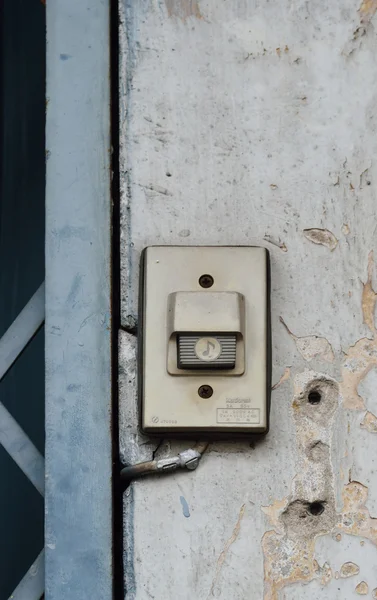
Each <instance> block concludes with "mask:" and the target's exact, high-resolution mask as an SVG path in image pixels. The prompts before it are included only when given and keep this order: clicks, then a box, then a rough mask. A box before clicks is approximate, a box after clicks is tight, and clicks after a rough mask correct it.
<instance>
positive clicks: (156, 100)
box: [120, 0, 377, 600]
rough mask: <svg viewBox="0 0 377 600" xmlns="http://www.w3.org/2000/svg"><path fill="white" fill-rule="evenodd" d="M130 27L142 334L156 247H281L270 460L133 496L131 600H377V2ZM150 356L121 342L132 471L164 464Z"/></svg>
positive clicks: (258, 7)
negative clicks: (151, 407) (144, 402)
mask: <svg viewBox="0 0 377 600" xmlns="http://www.w3.org/2000/svg"><path fill="white" fill-rule="evenodd" d="M120 9H121V19H122V22H121V73H120V81H121V180H122V239H121V244H122V315H123V316H122V322H123V326H124V328H125V329H128V330H132V328H133V326H134V325H135V323H136V322H137V284H138V261H139V256H140V252H141V250H142V249H143V247H145V246H146V245H151V244H188V245H191V244H214V245H216V244H229V245H232V244H234V245H237V244H246V245H262V246H265V247H268V248H269V250H270V251H271V255H272V334H273V383H274V384H275V389H274V392H273V396H272V415H271V431H270V433H269V435H268V436H267V438H266V439H265V440H264V441H263V442H259V443H257V444H251V445H250V443H247V442H229V443H222V442H221V443H220V442H215V443H212V444H211V445H210V447H209V449H208V451H207V453H206V454H205V456H204V458H203V459H202V462H201V464H200V466H199V468H198V470H197V471H196V472H193V473H185V472H180V473H178V474H176V475H171V476H166V477H164V478H156V477H150V478H149V479H144V480H139V481H137V482H135V483H133V484H132V485H131V486H130V488H129V489H128V491H127V492H126V494H125V503H124V506H125V526H124V531H125V580H126V587H127V592H126V598H127V600H147V599H149V598H152V599H156V600H162V599H164V600H176V599H178V598H179V599H180V600H189V599H190V600H193V599H195V600H211V598H219V599H221V600H245V599H246V598H250V599H253V600H254V599H255V600H260V599H263V600H283V599H285V600H298V599H301V598H303V597H304V596H305V598H308V600H315V599H320V600H325V599H326V600H327V599H330V598H331V600H333V599H334V600H338V599H339V600H344V599H346V600H348V599H351V598H354V597H357V595H358V593H360V592H363V593H364V591H365V590H366V585H367V586H368V592H367V593H366V597H369V598H373V597H375V598H377V592H375V595H374V596H373V593H372V590H374V589H375V588H377V568H376V566H375V565H376V564H377V550H376V543H377V481H376V477H375V473H374V470H375V461H376V460H377V458H375V457H377V453H376V450H377V435H376V433H377V417H376V416H374V415H375V414H377V397H376V392H375V389H376V385H375V384H376V381H377V376H376V371H375V367H376V366H377V331H376V328H375V319H374V309H375V302H376V295H375V292H374V287H376V285H377V284H376V282H375V276H376V274H375V265H374V259H373V250H375V249H376V246H377V241H376V240H377V238H376V235H375V234H376V229H377V221H376V212H377V210H376V206H377V205H376V185H377V166H376V165H377V162H376V158H375V156H376V150H377V136H376V118H377V117H376V101H377V83H376V82H377V39H376V32H375V26H376V25H377V17H375V12H376V9H377V2H376V1H375V0H364V2H363V3H362V4H361V5H360V3H359V0H344V2H340V3H339V2H338V3H335V2H332V3H325V2H324V1H323V0H312V1H311V2H307V1H304V0H271V1H270V2H261V1H258V0H254V1H247V0H239V1H236V0H225V1H221V2H219V1H216V0H207V1H200V0H165V2H164V1H162V0H150V1H148V0H144V1H143V2H131V0H123V1H121V4H120ZM313 230H314V231H313ZM376 289H377V287H376ZM135 343H136V340H135V337H134V336H133V335H132V334H130V333H127V332H126V331H122V332H121V335H120V358H121V365H120V378H121V379H120V390H121V394H120V403H121V406H120V409H121V431H120V434H121V436H120V438H121V439H120V443H121V454H122V457H123V459H124V461H125V462H135V461H137V460H144V459H146V458H150V457H151V455H152V451H153V448H154V447H155V446H153V444H151V443H149V442H148V440H145V439H144V438H143V437H141V436H140V435H139V433H138V429H137V411H136V395H135V391H136V379H135V374H136V359H135ZM313 386H318V387H319V388H320V389H321V392H322V401H321V403H320V405H318V406H312V405H311V404H309V403H308V401H307V394H308V391H310V389H311V388H312V387H313ZM358 393H359V394H360V396H358ZM185 447H186V444H185V443H184V442H181V443H179V442H174V443H171V442H170V441H169V440H167V441H165V442H164V444H163V445H162V446H161V447H160V448H159V450H158V453H157V455H158V456H164V455H167V454H168V453H169V452H174V451H175V450H177V449H180V448H185ZM182 498H183V499H184V500H182ZM316 500H320V501H323V502H324V503H325V504H324V506H325V510H324V512H323V513H322V514H321V515H318V516H312V515H310V514H308V512H307V504H308V503H311V502H313V501H316ZM185 502H186V503H187V505H188V508H189V513H190V516H189V517H187V516H185V515H184V512H185V513H186V514H187V510H186V509H185V510H183V505H184V503H185ZM348 562H352V563H354V565H357V567H356V566H352V565H351V567H349V566H348V567H347V565H346V566H345V567H344V565H345V564H346V563H348ZM342 565H343V569H342ZM347 573H348V574H351V575H350V576H349V577H344V576H341V575H344V574H347ZM363 581H364V582H365V585H361V586H360V585H359V584H361V583H362V582H363ZM357 586H358V588H357ZM356 588H357V591H355V590H356ZM364 595H365V594H364Z"/></svg>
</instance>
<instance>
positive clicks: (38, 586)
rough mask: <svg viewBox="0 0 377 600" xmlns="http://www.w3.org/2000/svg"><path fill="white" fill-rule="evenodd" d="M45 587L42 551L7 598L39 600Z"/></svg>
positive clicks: (13, 599)
mask: <svg viewBox="0 0 377 600" xmlns="http://www.w3.org/2000/svg"><path fill="white" fill-rule="evenodd" d="M44 585H45V561H44V550H42V552H41V553H40V554H39V555H38V558H37V559H36V560H35V561H34V562H33V564H32V565H31V567H30V569H29V570H28V571H27V573H26V574H25V575H24V577H23V578H22V579H21V581H20V583H19V584H18V586H17V587H16V589H15V590H14V592H13V594H11V596H9V600H40V598H41V597H42V595H43V591H44Z"/></svg>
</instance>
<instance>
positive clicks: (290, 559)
mask: <svg viewBox="0 0 377 600" xmlns="http://www.w3.org/2000/svg"><path fill="white" fill-rule="evenodd" d="M312 389H320V390H321V393H322V399H321V403H320V404H319V405H315V406H314V405H311V404H310V403H309V401H308V396H309V393H310V391H311V390H312ZM337 406H338V386H337V383H336V382H335V381H334V380H329V379H327V378H326V377H324V376H322V375H318V374H317V373H314V372H313V371H306V372H305V373H301V374H300V375H297V376H296V378H295V395H294V398H293V402H292V409H293V416H294V420H295V424H296V443H297V471H296V472H297V475H296V477H295V478H294V480H293V482H292V490H291V494H290V496H289V497H288V498H284V499H282V500H276V501H275V502H274V503H273V504H272V505H271V506H268V507H262V510H263V512H264V513H265V514H266V515H267V516H268V518H269V520H270V522H271V525H272V526H273V528H274V529H273V530H270V531H267V532H266V533H265V534H264V536H263V538H262V548H263V554H264V583H265V586H264V600H278V599H279V592H280V590H282V589H283V588H284V587H286V586H288V585H292V584H293V583H308V582H309V581H312V580H313V579H319V580H320V582H321V583H322V585H326V584H327V583H328V582H329V581H330V580H331V579H332V570H331V567H330V565H329V564H328V563H325V564H324V565H323V567H322V568H320V567H319V565H318V562H317V561H316V559H315V556H314V552H315V540H316V537H317V536H319V535H324V534H325V533H328V532H329V531H332V530H333V528H334V527H335V525H336V522H337V517H336V514H335V498H334V492H333V488H332V479H333V476H332V468H331V460H330V431H331V422H332V419H333V418H334V415H335V411H336V409H337ZM317 450H318V456H317V455H316V452H317ZM320 503H321V504H322V506H323V512H318V511H315V512H314V510H312V512H311V507H312V506H314V505H315V504H320Z"/></svg>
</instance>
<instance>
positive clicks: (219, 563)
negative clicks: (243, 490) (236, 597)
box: [207, 504, 245, 600]
mask: <svg viewBox="0 0 377 600" xmlns="http://www.w3.org/2000/svg"><path fill="white" fill-rule="evenodd" d="M244 514H245V504H242V506H241V508H240V512H239V515H238V519H237V523H236V524H235V526H234V529H233V532H232V535H231V536H230V538H229V539H228V540H227V542H226V544H225V546H224V550H222V552H221V553H220V556H219V558H218V559H217V564H216V571H215V576H214V578H213V581H212V585H211V589H210V592H209V594H208V596H207V600H209V598H210V597H211V596H214V593H215V586H216V583H217V581H218V579H219V575H220V572H221V569H222V567H223V564H224V562H225V559H226V557H227V554H228V552H229V548H230V547H231V545H232V544H234V542H235V541H236V539H237V538H238V536H239V534H240V530H241V521H242V519H243V516H244Z"/></svg>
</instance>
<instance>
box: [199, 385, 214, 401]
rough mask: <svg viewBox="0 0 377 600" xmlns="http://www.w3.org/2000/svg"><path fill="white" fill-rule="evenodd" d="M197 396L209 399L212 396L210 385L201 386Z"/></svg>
mask: <svg viewBox="0 0 377 600" xmlns="http://www.w3.org/2000/svg"><path fill="white" fill-rule="evenodd" d="M198 394H199V396H200V397H201V398H210V397H211V396H212V394H213V388H211V386H210V385H201V386H200V388H199V389H198Z"/></svg>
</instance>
